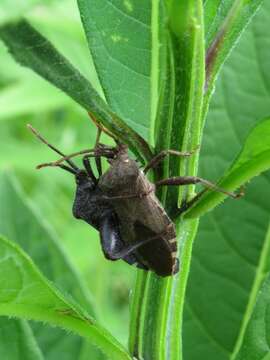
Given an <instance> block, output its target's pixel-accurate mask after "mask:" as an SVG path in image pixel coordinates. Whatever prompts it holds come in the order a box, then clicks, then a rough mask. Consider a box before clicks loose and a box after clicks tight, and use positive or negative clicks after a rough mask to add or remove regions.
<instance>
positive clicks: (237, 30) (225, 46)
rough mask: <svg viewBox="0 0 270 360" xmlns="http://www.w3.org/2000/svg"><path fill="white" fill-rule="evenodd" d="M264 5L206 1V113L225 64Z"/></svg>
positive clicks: (252, 1) (253, 1)
mask: <svg viewBox="0 0 270 360" xmlns="http://www.w3.org/2000/svg"><path fill="white" fill-rule="evenodd" d="M262 2H263V0H234V1H232V0H228V1H220V0H214V1H211V2H210V1H205V14H206V26H207V27H206V50H207V51H206V85H205V87H206V89H207V92H206V96H205V111H206V110H207V107H208V104H209V99H210V97H211V94H212V92H213V88H214V83H215V80H216V76H217V74H218V72H219V70H220V68H221V66H222V64H223V63H224V61H225V60H226V58H227V56H228V55H229V53H230V51H231V50H232V48H233V47H234V45H235V44H236V42H237V40H238V39H239V37H240V35H241V33H242V32H243V30H244V28H245V27H246V25H247V24H248V23H249V21H250V20H251V18H252V17H253V16H254V14H255V13H256V11H257V10H258V8H259V6H260V5H261V3H262Z"/></svg>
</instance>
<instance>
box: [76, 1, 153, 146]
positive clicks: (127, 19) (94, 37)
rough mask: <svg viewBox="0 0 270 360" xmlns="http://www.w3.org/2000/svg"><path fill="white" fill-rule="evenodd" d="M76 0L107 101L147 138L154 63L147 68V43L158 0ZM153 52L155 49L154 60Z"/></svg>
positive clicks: (148, 62)
mask: <svg viewBox="0 0 270 360" xmlns="http://www.w3.org/2000/svg"><path fill="white" fill-rule="evenodd" d="M77 2H78V6H79V9H80V13H81V18H82V22H83V25H84V29H85V33H86V37H87V41H88V44H89V48H90V51H91V54H92V56H93V59H94V62H95V65H96V69H97V72H98V75H99V79H100V82H101V84H102V87H103V90H104V93H105V96H106V99H107V102H108V104H109V105H110V106H111V108H112V109H113V110H114V111H115V112H116V113H117V114H119V115H120V116H121V117H122V118H123V119H125V121H127V123H128V124H129V125H130V126H131V127H132V128H133V129H134V130H136V131H137V132H139V133H140V134H141V135H143V136H144V138H145V139H147V138H148V137H149V128H150V102H151V99H150V96H151V95H150V94H151V91H150V89H151V71H156V70H157V69H156V66H158V65H157V64H155V65H154V66H155V68H154V69H152V70H151V53H152V51H153V50H154V49H153V48H152V49H151V46H157V41H156V39H155V41H154V42H152V43H151V31H152V36H158V35H157V34H156V33H157V31H158V21H157V20H158V12H159V1H153V2H151V1H149V0H147V1H145V0H136V1H131V0H125V1H108V0H100V1H98V2H97V1H95V0H90V1H89V0H77ZM151 16H152V23H151ZM158 58H159V55H158V53H155V59H156V61H157V62H158ZM152 65H153V63H152ZM152 75H153V74H152ZM156 75H157V74H156ZM154 76H155V75H154ZM155 110H156V109H155Z"/></svg>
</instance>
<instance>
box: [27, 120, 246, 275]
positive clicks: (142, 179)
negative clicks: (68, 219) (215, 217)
mask: <svg viewBox="0 0 270 360" xmlns="http://www.w3.org/2000/svg"><path fill="white" fill-rule="evenodd" d="M28 127H29V128H30V130H31V131H32V132H33V133H34V134H35V135H36V136H37V137H38V138H39V139H40V140H41V141H42V142H43V143H45V144H46V145H47V146H49V147H50V148H51V149H52V150H53V151H55V152H57V153H58V154H59V155H61V156H62V158H61V159H59V160H58V161H55V162H52V163H44V164H40V165H38V166H37V168H42V167H46V166H57V167H60V168H62V169H63V170H65V171H68V172H70V173H72V174H73V175H74V176H75V180H76V184H77V188H76V193H75V199H74V203H73V215H74V217H75V218H78V219H82V220H84V221H85V222H87V223H88V224H90V225H91V226H93V227H94V228H95V229H97V230H98V231H99V234H100V241H101V246H102V250H103V253H104V255H105V257H106V258H107V259H109V260H118V259H123V260H124V261H126V262H127V263H128V264H130V265H135V266H137V267H138V268H141V269H144V270H152V271H154V272H155V273H156V274H157V275H159V276H170V275H173V274H175V273H177V272H178V270H179V261H178V258H177V241H176V230H175V225H174V223H173V222H172V220H171V219H170V218H169V216H168V215H167V213H166V211H165V210H164V208H163V207H162V205H161V203H160V202H159V200H158V199H157V197H156V195H155V189H156V186H164V185H165V186H166V185H188V184H197V183H202V184H203V185H205V186H206V187H208V188H211V189H213V190H217V191H221V192H223V193H225V194H226V195H229V196H231V197H234V198H236V197H238V196H239V195H237V194H234V193H229V192H227V191H225V190H223V189H220V188H218V187H217V186H216V185H214V184H212V183H210V182H209V181H207V180H204V179H201V178H199V177H192V176H185V177H184V176H182V177H172V178H168V179H163V180H160V181H158V182H157V183H156V184H152V183H151V182H150V181H149V180H148V179H147V177H146V173H147V171H148V170H150V169H151V168H154V167H156V166H157V165H158V164H159V163H160V161H162V160H163V159H164V158H165V157H166V156H167V155H176V156H190V155H191V154H192V153H193V152H186V153H183V152H178V151H174V150H166V151H163V152H161V153H160V154H158V155H157V156H155V157H154V158H153V159H152V160H151V161H150V163H149V164H148V165H147V166H146V167H145V168H144V170H141V169H140V168H139V166H138V164H137V162H136V161H135V160H133V159H131V158H130V157H129V154H128V147H127V145H124V144H122V143H118V142H117V145H116V146H115V147H110V146H106V145H103V144H100V143H99V136H100V130H99V132H98V137H97V141H96V146H95V148H94V149H88V150H83V151H79V152H77V153H73V154H71V155H69V156H65V155H64V154H63V153H62V152H61V151H59V150H58V149H57V148H55V147H54V146H53V145H51V144H49V143H48V142H47V141H46V140H45V139H44V138H43V137H42V136H41V135H40V134H39V133H38V132H37V131H36V130H35V129H34V128H32V127H31V126H30V125H28ZM78 155H84V156H83V159H82V162H83V166H84V168H83V169H80V168H78V167H77V166H76V165H75V163H74V162H73V161H72V160H71V158H72V157H75V156H78ZM91 157H93V158H95V161H96V167H97V170H98V174H99V177H98V178H96V176H95V175H94V172H93V170H92V167H91V164H90V158H91ZM101 157H104V158H106V159H107V160H108V162H109V164H110V167H109V169H108V170H107V171H106V172H105V173H104V174H102V168H101V161H100V159H101ZM64 162H66V164H67V165H64Z"/></svg>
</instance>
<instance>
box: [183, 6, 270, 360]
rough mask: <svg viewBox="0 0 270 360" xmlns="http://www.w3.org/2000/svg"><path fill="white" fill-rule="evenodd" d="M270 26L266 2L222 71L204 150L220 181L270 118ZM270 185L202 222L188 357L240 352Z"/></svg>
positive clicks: (187, 322) (204, 166)
mask: <svg viewBox="0 0 270 360" xmlns="http://www.w3.org/2000/svg"><path fill="white" fill-rule="evenodd" d="M269 21H270V4H269V2H264V4H263V6H262V7H261V9H260V11H259V12H258V13H257V15H256V16H255V17H254V19H253V21H252V23H251V24H250V26H249V28H248V29H247V31H246V32H245V34H244V35H243V37H242V38H241V41H240V42H239V44H238V46H237V48H236V49H235V50H234V53H233V54H232V56H231V58H230V60H229V61H228V62H227V63H226V64H225V65H224V68H223V71H222V72H221V74H220V78H219V80H218V82H217V86H216V92H215V94H214V96H213V99H212V103H211V106H210V112H209V114H208V118H207V124H206V129H205V137H204V141H203V143H202V146H201V148H202V158H201V162H200V176H201V177H203V178H206V179H209V180H211V181H214V182H215V181H216V179H218V178H219V177H220V175H221V174H223V173H224V172H225V170H226V169H227V168H228V166H229V165H230V164H231V163H232V161H233V159H234V158H235V154H237V153H239V152H240V150H241V148H242V147H243V144H244V142H245V139H246V137H247V135H248V133H249V132H250V131H251V130H252V128H254V126H255V125H256V124H257V122H258V120H259V119H263V118H266V117H268V116H269V114H270V106H269V104H270V102H269V96H270V86H269V84H270V78H269V71H268V65H267V59H269V57H270V47H269V46H268V44H269V37H268V36H267V34H268V33H269V26H268V24H269ZM247 74H248V75H247ZM269 186H270V173H269V171H268V172H265V173H264V174H263V175H262V176H259V177H256V178H255V179H253V180H252V181H251V182H250V183H249V184H248V186H247V188H246V194H245V196H244V197H243V198H242V199H241V200H238V201H235V200H232V199H229V200H226V202H225V203H224V204H223V205H222V207H221V206H220V207H217V208H216V209H214V210H213V211H212V212H210V213H208V214H206V215H205V216H203V217H202V218H201V220H200V227H199V231H198V235H197V238H196V241H195V244H194V248H193V257H192V263H191V269H190V276H189V282H188V289H187V297H186V302H185V313H184V314H185V316H184V332H183V335H184V338H183V343H184V358H185V359H189V360H200V359H202V358H205V359H208V360H216V359H219V360H233V359H234V357H235V355H236V353H237V352H238V350H239V348H240V347H241V343H242V336H243V334H244V333H245V326H246V324H247V321H248V319H249V316H250V313H251V312H252V308H253V306H254V300H255V299H256V296H257V294H258V291H259V287H258V286H257V284H258V279H259V278H260V277H261V274H262V273H261V272H260V270H259V269H261V267H262V264H263V262H264V260H263V256H262V254H263V253H264V251H265V250H264V249H265V248H266V247H267V242H268V240H267V232H268V227H269V212H270V208H269V196H268V194H269ZM268 258H269V257H266V259H265V260H266V262H265V271H269V269H270V268H269V264H268ZM257 274H258V276H257Z"/></svg>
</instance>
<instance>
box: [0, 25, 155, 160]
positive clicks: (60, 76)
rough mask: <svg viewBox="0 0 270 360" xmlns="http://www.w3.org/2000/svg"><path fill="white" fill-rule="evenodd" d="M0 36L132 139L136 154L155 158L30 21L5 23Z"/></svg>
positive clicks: (105, 122) (95, 115) (37, 69)
mask: <svg viewBox="0 0 270 360" xmlns="http://www.w3.org/2000/svg"><path fill="white" fill-rule="evenodd" d="M0 38H1V39H2V40H3V41H4V42H5V44H6V45H7V46H8V49H9V51H10V52H11V54H12V55H13V56H14V58H15V59H16V60H17V61H18V62H19V63H21V64H22V65H24V66H27V67H29V68H31V69H33V70H34V71H35V72H37V73H38V74H39V75H41V76H42V77H44V78H45V79H46V80H48V81H50V82H51V83H53V84H54V85H55V86H57V87H58V88H60V89H61V90H63V91H64V92H66V93H67V94H68V95H69V96H70V97H71V98H73V99H74V100H75V101H76V102H77V103H78V104H80V105H81V106H82V107H83V108H84V109H86V110H87V111H88V112H89V114H90V116H91V117H92V118H94V119H95V120H96V121H97V122H101V123H102V124H103V125H104V126H105V127H107V128H108V129H109V130H110V131H111V132H112V133H113V134H115V135H116V136H118V137H119V139H121V140H123V141H124V142H126V143H128V144H129V145H130V147H131V149H132V150H133V151H134V153H135V154H141V158H142V156H144V157H145V158H151V152H150V149H149V147H148V145H147V143H146V142H145V141H144V140H143V139H142V138H141V137H140V136H139V135H137V134H136V133H135V132H134V131H133V130H132V129H131V128H129V127H128V126H127V125H126V124H125V123H124V122H123V121H122V120H121V119H120V118H119V117H118V116H117V115H116V114H114V113H112V112H111V110H110V108H109V107H108V106H107V105H106V104H105V102H104V101H103V100H102V98H101V97H100V96H99V95H98V93H97V92H96V90H95V89H94V88H93V87H92V85H91V84H90V83H89V82H88V80H87V79H86V78H85V77H84V76H83V75H81V73H80V72H79V71H78V70H77V69H75V68H74V67H73V66H72V65H71V64H70V62H68V60H67V59H66V58H65V57H63V56H62V55H61V54H60V53H59V52H57V50H56V49H55V48H54V47H53V46H52V44H51V43H50V42H49V41H48V40H46V38H44V37H43V36H42V35H41V34H40V33H39V32H38V31H37V30H35V29H34V28H33V27H32V26H31V25H30V24H29V23H27V22H26V21H24V20H23V21H20V22H18V23H15V24H11V25H6V26H3V27H1V28H0Z"/></svg>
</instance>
